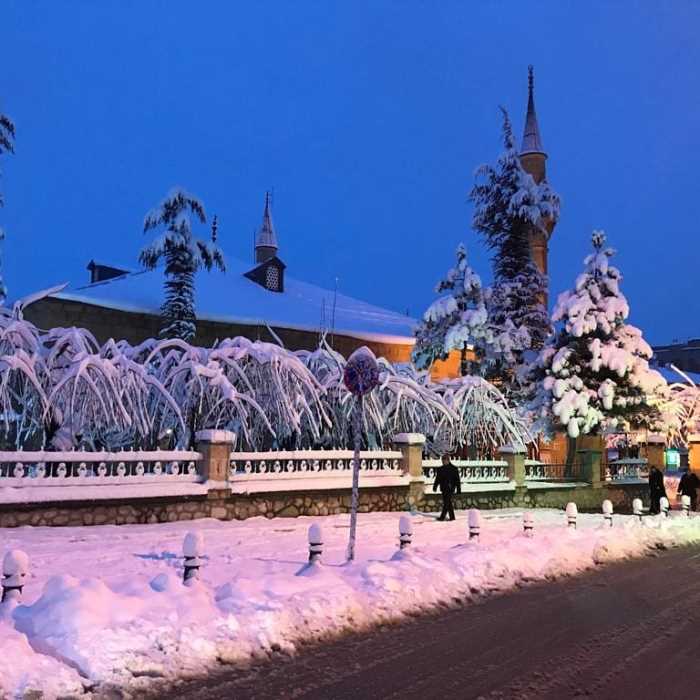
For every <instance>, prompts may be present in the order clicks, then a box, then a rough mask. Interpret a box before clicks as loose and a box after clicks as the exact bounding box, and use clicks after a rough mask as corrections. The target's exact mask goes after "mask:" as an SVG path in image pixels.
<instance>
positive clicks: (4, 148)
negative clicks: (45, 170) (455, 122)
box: [0, 113, 15, 306]
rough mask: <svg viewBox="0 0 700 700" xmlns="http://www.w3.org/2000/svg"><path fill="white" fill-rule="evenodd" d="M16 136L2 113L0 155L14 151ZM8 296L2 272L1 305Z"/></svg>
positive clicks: (1, 236)
mask: <svg viewBox="0 0 700 700" xmlns="http://www.w3.org/2000/svg"><path fill="white" fill-rule="evenodd" d="M14 138H15V125H14V124H13V123H12V120H11V119H10V118H9V117H7V116H5V115H4V114H2V113H0V155H2V154H3V153H14V152H15V149H14V144H13V141H14ZM4 204H5V201H4V199H3V196H2V191H0V207H2V206H4ZM4 240H5V232H4V231H3V230H2V228H0V243H2V241H4ZM6 298H7V287H6V286H5V280H4V279H3V277H2V274H0V306H3V305H4V304H5V299H6Z"/></svg>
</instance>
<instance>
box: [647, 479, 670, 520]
mask: <svg viewBox="0 0 700 700" xmlns="http://www.w3.org/2000/svg"><path fill="white" fill-rule="evenodd" d="M665 495H666V488H665V487H664V475H663V472H662V471H661V470H660V469H659V468H658V467H652V468H651V469H650V470H649V503H650V505H649V513H650V514H651V515H657V514H658V513H660V512H661V499H662V497H664V496H665Z"/></svg>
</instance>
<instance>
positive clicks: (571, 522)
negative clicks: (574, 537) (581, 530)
mask: <svg viewBox="0 0 700 700" xmlns="http://www.w3.org/2000/svg"><path fill="white" fill-rule="evenodd" d="M577 516H578V508H577V507H576V504H575V503H574V502H573V501H571V502H570V503H567V504H566V524H567V525H568V526H569V527H572V528H574V530H575V529H576V517H577Z"/></svg>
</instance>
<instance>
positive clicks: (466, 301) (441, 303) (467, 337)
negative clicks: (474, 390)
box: [413, 244, 491, 374]
mask: <svg viewBox="0 0 700 700" xmlns="http://www.w3.org/2000/svg"><path fill="white" fill-rule="evenodd" d="M435 292H436V293H437V294H442V293H443V292H449V294H446V295H445V296H443V297H440V298H439V299H437V300H436V301H435V302H433V303H432V304H431V305H430V306H429V307H428V309H427V311H426V312H425V313H424V314H423V320H422V322H421V323H420V325H419V326H418V329H417V330H416V345H415V348H414V350H413V362H414V363H415V365H416V366H417V367H418V368H419V369H429V368H430V366H431V365H432V364H433V362H434V361H435V360H444V359H446V358H447V356H448V355H449V353H450V351H452V350H459V351H460V352H461V353H462V362H461V368H460V369H461V373H462V374H470V373H471V371H472V370H473V366H472V363H470V362H468V361H467V350H468V348H469V346H471V347H472V348H473V349H474V352H475V353H476V354H477V356H483V354H484V348H485V347H486V346H487V345H488V343H489V342H490V340H491V333H490V329H489V324H488V314H487V311H486V305H485V303H484V295H483V290H482V285H481V278H480V277H479V275H477V274H476V273H475V272H474V271H473V270H472V269H471V268H470V267H469V265H468V263H467V251H466V248H465V247H464V246H463V245H462V244H460V245H459V247H458V248H457V265H456V266H455V267H453V268H451V269H450V270H448V272H447V276H446V277H445V278H444V279H443V280H441V281H440V282H439V283H438V285H437V287H436V288H435Z"/></svg>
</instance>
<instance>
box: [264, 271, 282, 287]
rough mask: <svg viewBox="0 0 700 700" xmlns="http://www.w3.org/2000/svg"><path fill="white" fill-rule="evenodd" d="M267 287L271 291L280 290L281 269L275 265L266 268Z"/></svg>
mask: <svg viewBox="0 0 700 700" xmlns="http://www.w3.org/2000/svg"><path fill="white" fill-rule="evenodd" d="M265 287H266V288H267V289H269V290H270V291H271V292H279V290H280V271H279V270H278V269H277V267H275V266H274V265H270V266H268V268H267V270H265Z"/></svg>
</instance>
